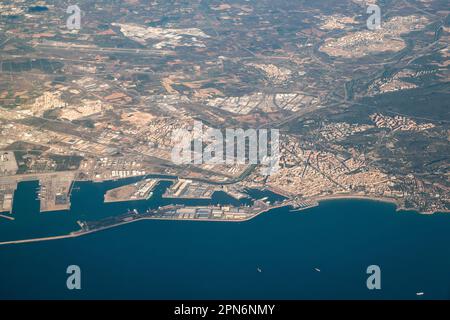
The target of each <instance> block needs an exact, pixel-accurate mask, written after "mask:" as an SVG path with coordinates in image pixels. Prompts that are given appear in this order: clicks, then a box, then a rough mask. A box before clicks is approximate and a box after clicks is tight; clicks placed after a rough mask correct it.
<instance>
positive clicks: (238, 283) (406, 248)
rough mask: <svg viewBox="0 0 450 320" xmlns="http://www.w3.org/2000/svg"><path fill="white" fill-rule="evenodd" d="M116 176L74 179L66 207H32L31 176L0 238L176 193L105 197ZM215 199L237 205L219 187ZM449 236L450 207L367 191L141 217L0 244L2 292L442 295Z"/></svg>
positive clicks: (447, 295)
mask: <svg viewBox="0 0 450 320" xmlns="http://www.w3.org/2000/svg"><path fill="white" fill-rule="evenodd" d="M128 182H129V181H128ZM123 183H124V182H108V183H102V184H99V183H88V182H86V183H79V184H78V185H77V188H76V189H75V191H74V193H73V195H72V208H71V210H70V211H61V212H52V213H39V202H38V201H36V200H35V197H36V194H35V190H36V188H37V186H38V185H37V183H36V182H26V183H21V184H20V185H19V188H18V190H17V192H16V195H15V201H14V216H15V217H16V220H15V221H9V220H6V219H0V241H6V240H12V239H15V238H30V237H40V236H48V235H57V234H61V233H67V232H70V231H72V230H74V229H76V228H77V225H76V221H77V220H95V219H99V218H102V217H107V216H111V215H115V214H121V213H123V212H124V211H125V210H127V209H129V208H130V209H131V208H138V209H142V210H144V209H146V208H148V207H157V206H160V205H165V204H167V203H170V202H173V201H171V200H168V199H161V198H160V196H161V194H162V193H163V191H164V189H165V188H166V187H167V186H168V184H169V183H168V182H165V183H161V184H160V185H159V186H158V188H157V190H156V191H155V194H154V196H153V197H152V198H151V199H150V200H148V201H140V202H131V203H130V202H127V203H115V204H108V205H105V204H103V203H102V200H103V194H104V192H105V191H106V190H107V189H110V188H114V187H117V186H118V185H120V184H123ZM78 187H79V189H78ZM250 193H251V192H250ZM254 193H255V194H253V195H252V196H254V197H256V196H262V195H264V196H267V195H266V194H265V193H260V192H256V191H255V192H254ZM273 200H276V199H273ZM179 201H181V200H179ZM212 202H213V203H231V204H236V200H234V199H232V198H229V197H227V196H226V195H225V194H221V193H218V194H215V196H214V198H213V200H212ZM244 202H245V201H244ZM208 203H209V201H207V200H190V201H188V203H187V204H208ZM449 244H450V215H446V214H436V215H431V216H428V215H420V214H417V213H414V212H406V211H404V212H396V211H395V206H394V205H392V204H387V203H381V202H375V201H365V200H333V201H326V202H322V203H321V204H320V206H318V207H315V208H311V209H308V210H305V211H300V212H295V213H293V212H289V209H288V208H281V209H276V210H272V211H271V212H268V213H266V214H262V215H261V216H259V217H257V218H255V219H253V220H251V221H248V222H239V223H222V222H189V221H139V222H136V223H132V224H128V225H123V226H120V227H117V228H112V229H109V230H105V231H101V232H97V233H93V234H89V235H86V236H82V237H79V238H71V239H63V240H55V241H48V242H37V243H29V244H20V245H8V246H0V268H1V270H0V299H18V298H33V299H46V298H56V299H93V298H100V299H450V245H449ZM69 265H78V266H80V268H81V279H82V280H81V283H82V284H81V285H82V289H81V290H72V291H71V290H68V289H67V288H66V279H67V277H68V275H67V274H66V268H67V267H68V266H69ZM369 265H378V266H380V268H381V290H368V289H367V286H366V280H367V278H368V276H369V275H368V274H367V273H366V269H367V267H368V266H369ZM258 268H259V269H260V271H261V272H258ZM315 268H319V269H320V270H321V272H317V271H315V270H314V269H315ZM416 292H424V293H425V295H424V296H420V297H418V296H416Z"/></svg>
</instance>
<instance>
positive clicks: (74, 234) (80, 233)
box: [0, 194, 450, 246]
mask: <svg viewBox="0 0 450 320" xmlns="http://www.w3.org/2000/svg"><path fill="white" fill-rule="evenodd" d="M334 200H366V201H376V202H383V203H391V204H394V205H395V207H396V210H395V211H396V212H399V211H412V212H416V213H417V214H422V215H431V214H434V213H438V212H439V213H449V212H450V210H444V211H436V212H432V213H428V212H420V211H418V210H416V209H407V208H404V207H403V206H402V205H401V203H400V202H399V201H396V200H395V199H392V198H385V197H371V196H366V195H351V194H342V195H329V196H321V197H315V198H310V199H306V201H310V202H316V203H317V205H315V206H308V207H304V208H295V207H293V206H292V204H290V203H288V204H286V203H284V204H279V205H278V206H273V207H270V208H266V209H263V210H261V211H259V212H257V213H255V214H254V215H252V216H251V217H248V218H245V219H240V220H231V219H230V220H228V219H173V218H162V217H156V218H152V217H142V218H138V219H134V220H130V221H122V222H119V223H117V224H114V225H110V226H106V227H102V228H99V229H95V230H88V231H83V230H81V229H80V230H76V231H73V232H71V233H69V234H66V235H59V236H50V237H41V238H31V239H22V240H10V241H3V242H0V246H3V245H11V244H23V243H33V242H43V241H51V240H61V239H68V238H77V237H81V236H84V235H88V234H92V233H95V232H100V231H104V230H107V229H112V228H116V227H119V226H122V225H126V224H130V223H134V222H138V221H142V220H160V221H190V222H228V223H230V222H231V223H238V222H248V221H251V220H253V219H255V218H256V217H258V216H260V215H261V214H263V213H267V212H270V211H272V210H275V209H279V208H283V207H293V209H294V210H293V211H303V210H307V209H311V208H314V207H317V206H320V203H321V202H325V201H334Z"/></svg>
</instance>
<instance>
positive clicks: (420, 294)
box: [416, 292, 425, 296]
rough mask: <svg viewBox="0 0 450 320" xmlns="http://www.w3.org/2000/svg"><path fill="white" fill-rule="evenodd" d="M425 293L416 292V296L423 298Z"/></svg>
mask: <svg viewBox="0 0 450 320" xmlns="http://www.w3.org/2000/svg"><path fill="white" fill-rule="evenodd" d="M424 294H425V293H424V292H417V293H416V296H423V295H424Z"/></svg>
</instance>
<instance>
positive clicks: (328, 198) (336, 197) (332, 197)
mask: <svg viewBox="0 0 450 320" xmlns="http://www.w3.org/2000/svg"><path fill="white" fill-rule="evenodd" d="M345 199H347V200H352V199H353V200H358V199H360V200H369V201H377V202H384V203H391V204H394V205H395V207H396V209H395V211H397V212H399V211H413V212H417V213H418V214H422V215H432V214H436V213H450V210H439V211H425V212H424V211H420V210H419V209H416V208H405V207H404V206H403V205H402V203H401V202H400V201H399V200H396V199H394V198H387V197H371V196H367V195H352V194H342V195H329V196H320V197H314V198H311V201H317V202H319V203H320V202H324V201H332V200H345Z"/></svg>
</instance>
